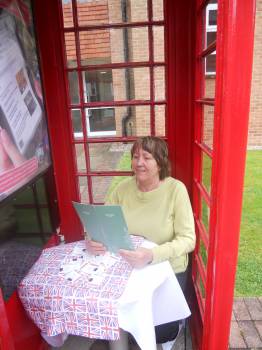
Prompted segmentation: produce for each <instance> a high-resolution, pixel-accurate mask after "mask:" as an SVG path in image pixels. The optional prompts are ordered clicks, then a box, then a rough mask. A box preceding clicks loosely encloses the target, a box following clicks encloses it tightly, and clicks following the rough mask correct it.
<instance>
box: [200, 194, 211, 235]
mask: <svg viewBox="0 0 262 350" xmlns="http://www.w3.org/2000/svg"><path fill="white" fill-rule="evenodd" d="M209 212H210V209H209V207H208V205H207V203H206V202H205V200H204V199H203V198H201V219H202V224H203V225H204V227H205V229H206V232H207V234H208V233H209Z"/></svg>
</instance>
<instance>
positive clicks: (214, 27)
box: [205, 4, 217, 75]
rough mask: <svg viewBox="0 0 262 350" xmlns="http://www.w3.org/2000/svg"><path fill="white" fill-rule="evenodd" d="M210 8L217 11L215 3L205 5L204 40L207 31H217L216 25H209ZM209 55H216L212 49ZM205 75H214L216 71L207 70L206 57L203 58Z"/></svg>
mask: <svg viewBox="0 0 262 350" xmlns="http://www.w3.org/2000/svg"><path fill="white" fill-rule="evenodd" d="M212 10H216V11H217V4H208V5H207V7H206V42H207V33H210V32H216V31H217V25H209V14H210V11H212ZM211 55H216V51H213V52H212V53H211ZM205 75H216V72H207V69H206V59H205Z"/></svg>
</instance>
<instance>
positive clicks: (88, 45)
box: [79, 27, 149, 65]
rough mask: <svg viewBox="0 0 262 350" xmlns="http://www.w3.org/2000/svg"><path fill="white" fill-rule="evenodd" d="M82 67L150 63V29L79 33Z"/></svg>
mask: <svg viewBox="0 0 262 350" xmlns="http://www.w3.org/2000/svg"><path fill="white" fill-rule="evenodd" d="M79 36H80V52H81V64H82V65H91V64H92V65H94V64H103V63H123V62H135V61H136V62H140V61H148V59H149V53H148V28H147V27H136V28H121V29H101V30H89V31H83V32H80V33H79Z"/></svg>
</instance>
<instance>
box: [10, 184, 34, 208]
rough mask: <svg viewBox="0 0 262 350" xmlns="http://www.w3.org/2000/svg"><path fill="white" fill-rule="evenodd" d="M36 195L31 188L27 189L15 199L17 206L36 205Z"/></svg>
mask: <svg viewBox="0 0 262 350" xmlns="http://www.w3.org/2000/svg"><path fill="white" fill-rule="evenodd" d="M34 202H35V200H34V195H33V191H32V188H31V187H29V186H28V187H27V188H26V189H25V190H23V191H22V192H20V193H18V194H17V196H16V199H15V204H22V205H23V204H34Z"/></svg>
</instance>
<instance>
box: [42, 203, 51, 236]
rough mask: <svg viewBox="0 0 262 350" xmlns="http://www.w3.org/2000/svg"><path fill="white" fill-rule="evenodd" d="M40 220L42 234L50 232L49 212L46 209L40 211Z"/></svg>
mask: <svg viewBox="0 0 262 350" xmlns="http://www.w3.org/2000/svg"><path fill="white" fill-rule="evenodd" d="M41 218H42V223H43V231H44V232H52V227H51V221H50V216H49V210H48V209H47V208H42V209H41Z"/></svg>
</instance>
